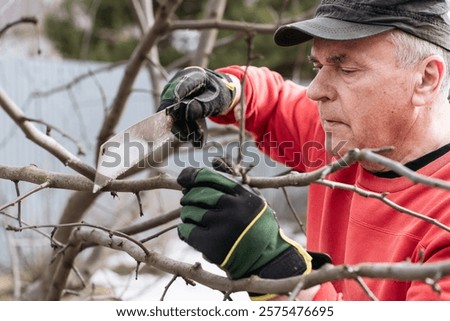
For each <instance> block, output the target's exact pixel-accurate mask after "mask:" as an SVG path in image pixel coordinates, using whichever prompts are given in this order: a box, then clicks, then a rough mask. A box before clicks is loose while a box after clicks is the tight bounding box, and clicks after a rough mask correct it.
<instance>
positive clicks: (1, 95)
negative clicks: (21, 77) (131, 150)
mask: <svg viewBox="0 0 450 321" xmlns="http://www.w3.org/2000/svg"><path fill="white" fill-rule="evenodd" d="M0 105H1V106H2V107H3V110H5V112H6V113H7V114H8V115H9V116H10V117H11V118H12V120H13V121H14V122H15V123H16V124H17V126H18V127H19V128H20V129H21V130H22V131H23V133H24V134H25V136H26V137H27V138H28V139H30V140H31V141H33V142H34V143H36V144H37V145H39V146H41V147H42V148H44V149H45V150H47V151H48V152H49V153H50V154H52V155H54V156H55V157H56V158H58V159H59V160H60V161H61V162H62V163H63V164H64V165H65V166H69V167H70V168H72V169H73V170H75V171H77V172H78V173H80V174H81V175H83V176H85V177H87V178H89V179H90V180H92V181H93V180H94V178H95V169H94V168H92V167H91V166H89V165H87V164H85V163H84V162H82V161H81V160H80V159H79V158H77V157H76V156H75V155H73V154H72V153H71V152H69V151H68V150H67V149H66V148H65V147H63V146H62V145H61V144H59V143H58V142H57V141H56V140H54V139H53V138H52V137H49V136H47V135H45V134H44V133H42V132H41V131H40V130H38V129H37V128H36V127H35V126H34V125H33V124H32V123H31V122H30V121H28V120H27V117H26V116H25V114H24V113H23V112H22V110H21V109H20V108H19V107H18V106H17V105H16V104H15V103H14V102H13V101H12V100H11V99H10V98H9V97H8V95H7V94H6V93H5V92H4V91H3V90H2V89H1V88H0Z"/></svg>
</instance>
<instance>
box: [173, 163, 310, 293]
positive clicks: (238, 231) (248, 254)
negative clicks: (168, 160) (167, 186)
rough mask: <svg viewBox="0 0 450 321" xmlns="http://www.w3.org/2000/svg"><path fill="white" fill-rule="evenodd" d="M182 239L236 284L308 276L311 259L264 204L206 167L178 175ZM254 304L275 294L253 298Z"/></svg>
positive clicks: (257, 197) (256, 197)
mask: <svg viewBox="0 0 450 321" xmlns="http://www.w3.org/2000/svg"><path fill="white" fill-rule="evenodd" d="M178 183H179V184H180V185H181V186H183V187H184V188H185V190H184V196H183V197H182V199H181V205H183V208H182V210H181V219H182V221H183V223H181V224H180V225H179V226H178V234H179V236H180V238H181V239H182V240H183V241H185V242H186V243H188V244H189V245H191V246H192V247H194V248H195V249H197V250H198V251H200V252H202V253H203V255H204V257H205V258H206V259H207V260H208V261H210V262H212V263H214V264H216V265H218V266H219V267H220V268H222V269H223V270H225V271H226V272H227V273H228V275H229V276H230V277H231V278H232V279H240V278H244V277H248V276H250V275H258V276H259V277H261V278H269V279H281V278H286V277H291V276H296V275H302V274H307V273H310V271H311V256H310V255H309V254H308V253H307V252H306V250H304V249H303V247H301V246H300V245H299V244H297V243H296V242H294V241H293V240H291V239H289V238H287V237H286V236H285V235H284V233H283V232H282V231H281V229H280V226H279V224H278V221H277V219H276V217H275V214H274V212H273V210H272V209H271V208H270V207H269V206H268V205H267V203H266V201H265V200H264V199H262V198H261V197H260V196H258V195H256V194H255V193H253V192H252V191H250V190H248V189H246V188H245V187H244V186H243V185H241V184H239V183H237V182H236V181H234V180H231V179H229V178H227V177H225V176H224V175H221V174H220V173H218V172H214V171H212V170H210V169H208V168H202V169H197V168H193V167H188V168H186V169H184V170H183V171H182V172H181V173H180V175H179V176H178ZM250 295H251V297H252V299H254V300H258V299H267V298H270V297H273V296H275V295H270V294H269V295H262V296H261V295H259V296H260V297H259V298H258V296H257V295H254V294H250Z"/></svg>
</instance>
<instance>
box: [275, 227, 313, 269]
mask: <svg viewBox="0 0 450 321" xmlns="http://www.w3.org/2000/svg"><path fill="white" fill-rule="evenodd" d="M280 236H281V238H282V239H283V240H285V241H286V242H287V243H289V244H291V245H292V246H293V247H295V248H296V249H297V251H298V252H299V253H300V255H301V256H303V258H304V259H305V263H306V270H305V272H303V274H302V275H306V274H309V273H311V271H312V263H311V262H312V257H311V255H309V253H308V252H307V251H306V250H305V249H304V248H303V246H301V245H300V244H298V243H297V242H295V241H294V240H292V239H290V238H289V237H287V236H286V235H285V234H284V232H283V231H282V230H281V229H280Z"/></svg>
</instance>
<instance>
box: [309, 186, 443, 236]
mask: <svg viewBox="0 0 450 321" xmlns="http://www.w3.org/2000/svg"><path fill="white" fill-rule="evenodd" d="M314 184H320V185H325V186H328V187H330V188H339V189H343V190H347V191H352V192H355V193H357V194H359V195H361V196H364V197H368V198H375V199H378V200H380V201H382V202H383V203H385V204H387V205H389V206H390V207H392V208H393V209H395V210H397V211H399V212H401V213H405V214H408V215H411V216H413V217H416V218H419V219H421V220H423V221H426V222H428V223H430V224H433V225H436V226H438V227H440V228H441V229H443V230H445V231H447V232H450V227H449V226H447V225H445V224H443V223H441V222H439V221H438V220H436V219H434V218H431V217H429V216H427V215H424V214H420V213H418V212H415V211H413V210H410V209H408V208H406V207H403V206H401V205H398V204H397V203H395V202H393V201H391V200H390V199H388V198H387V196H388V194H386V193H383V194H382V193H375V192H370V191H366V190H364V189H362V188H360V187H358V186H355V185H348V184H344V183H339V182H332V181H329V180H325V179H321V180H318V181H316V182H314Z"/></svg>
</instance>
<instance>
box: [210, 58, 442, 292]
mask: <svg viewBox="0 0 450 321" xmlns="http://www.w3.org/2000/svg"><path fill="white" fill-rule="evenodd" d="M219 71H221V72H225V73H229V74H233V75H235V76H237V77H238V78H240V79H241V78H242V77H243V72H244V70H243V69H242V68H240V67H238V66H231V67H227V68H222V69H221V70H219ZM245 84H246V85H245V99H246V128H247V130H248V131H249V132H251V133H252V134H253V135H254V139H255V141H256V142H257V143H258V144H259V147H260V149H261V150H262V151H263V152H265V153H267V154H268V155H269V156H270V157H271V158H273V159H275V160H277V161H279V162H281V163H284V164H286V165H288V166H290V167H293V168H294V169H296V170H298V171H301V172H308V171H311V170H314V169H317V168H320V167H322V166H324V165H325V164H326V163H329V162H330V159H327V154H326V153H325V146H324V138H325V134H324V131H323V129H322V127H321V124H320V121H319V116H318V112H317V108H316V107H317V106H316V103H315V102H314V101H311V100H309V99H308V98H307V97H306V88H304V87H301V86H299V85H297V84H294V83H293V82H291V81H285V80H284V79H283V78H282V77H281V76H280V75H279V74H277V73H275V72H272V71H270V70H269V69H267V68H256V67H250V68H249V69H248V71H247V78H246V82H245ZM212 119H213V120H214V121H215V122H218V123H235V122H236V120H235V118H234V115H233V113H232V112H230V113H229V114H227V115H224V116H220V117H213V118H212ZM418 173H421V174H424V175H427V176H429V177H433V178H440V179H444V180H449V179H450V153H446V154H444V155H443V156H441V157H439V158H437V159H436V160H434V161H432V162H430V163H428V164H427V165H425V166H424V167H422V168H420V169H419V170H418ZM327 179H329V180H332V181H336V182H342V183H346V184H351V185H356V186H358V187H361V188H362V189H364V190H367V191H371V192H376V193H385V192H387V193H389V195H388V196H387V198H388V199H389V200H391V201H393V202H395V203H397V204H399V205H401V206H404V207H406V208H408V209H411V210H414V211H416V212H418V213H422V214H425V215H427V216H429V217H431V218H434V219H436V220H438V221H440V222H441V223H443V224H446V225H447V226H450V192H448V191H445V190H442V189H438V188H429V187H426V186H424V185H419V184H414V183H413V182H411V181H410V180H408V179H406V178H404V177H397V178H381V177H378V176H375V175H374V174H372V173H370V172H368V171H366V170H364V169H363V168H362V167H361V166H360V165H359V164H354V165H352V166H350V167H348V168H345V169H343V170H340V171H338V172H336V173H334V174H331V175H329V176H328V177H327ZM308 197H309V199H308V216H307V235H308V240H307V249H308V250H311V251H319V252H326V253H328V254H330V255H331V257H332V259H333V264H335V265H340V264H348V265H352V264H360V263H371V262H380V263H386V262H404V261H411V262H424V263H432V262H439V261H442V260H450V233H449V232H446V231H444V230H443V229H441V228H439V227H437V226H435V225H433V224H431V223H427V222H425V221H423V220H421V219H418V218H414V217H412V216H410V215H407V214H404V213H400V212H399V211H397V210H394V209H393V208H392V207H389V206H388V205H386V204H384V203H382V202H381V201H380V200H377V199H372V198H364V197H362V196H360V195H358V194H356V193H353V192H349V191H344V190H340V189H331V188H328V187H325V186H322V185H318V184H312V185H311V186H310V190H309V196H308ZM364 281H365V283H366V284H367V285H368V287H369V288H370V290H371V291H372V292H373V293H374V294H375V296H376V297H377V298H378V299H380V300H450V278H449V277H447V278H443V279H441V280H440V281H439V283H438V284H439V286H440V288H441V289H442V291H441V294H440V295H439V294H438V293H437V292H435V291H433V290H432V288H431V287H430V286H429V285H427V284H425V283H424V282H422V281H414V282H401V281H396V280H385V279H369V278H365V279H364ZM340 296H342V299H344V300H368V299H369V298H368V296H367V294H365V293H364V291H363V290H362V289H361V286H360V285H359V284H357V283H356V281H354V280H343V281H338V282H334V283H333V284H332V286H330V284H329V283H328V284H326V285H323V286H322V287H321V289H320V290H319V293H318V294H317V295H316V297H315V299H319V300H327V299H336V298H338V297H340Z"/></svg>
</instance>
